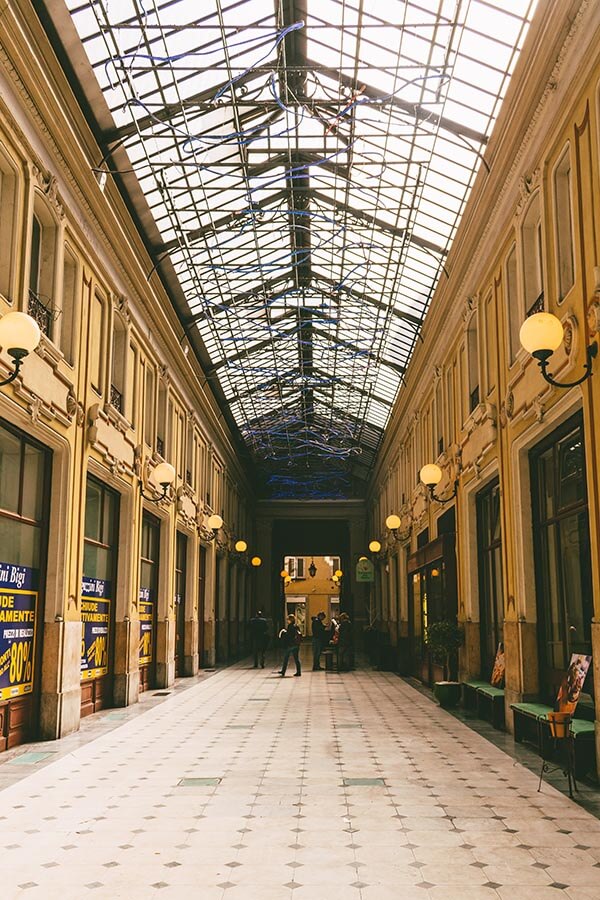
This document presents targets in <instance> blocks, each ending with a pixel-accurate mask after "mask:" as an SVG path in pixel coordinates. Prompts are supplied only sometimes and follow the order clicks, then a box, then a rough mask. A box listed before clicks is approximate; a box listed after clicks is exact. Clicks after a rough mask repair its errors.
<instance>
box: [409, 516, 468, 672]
mask: <svg viewBox="0 0 600 900" xmlns="http://www.w3.org/2000/svg"><path fill="white" fill-rule="evenodd" d="M454 542H455V536H454V534H444V535H442V536H441V537H439V538H437V539H436V540H435V541H431V542H430V543H428V544H426V545H425V546H423V547H421V548H420V549H419V550H417V552H416V553H413V554H412V556H410V557H409V559H408V604H409V622H408V626H409V643H410V656H411V667H410V668H411V671H412V674H413V675H415V676H416V677H417V678H420V679H421V681H424V682H425V683H426V684H432V683H433V682H434V681H436V680H440V679H441V678H443V667H442V665H440V664H438V663H437V662H436V661H435V660H433V659H431V657H430V654H429V652H428V650H427V647H426V645H425V642H424V639H423V637H424V634H425V631H426V629H427V626H428V625H430V624H431V623H432V622H439V621H442V620H443V619H448V620H450V621H452V622H456V614H457V587H456V555H455V549H454V546H455V544H454Z"/></svg>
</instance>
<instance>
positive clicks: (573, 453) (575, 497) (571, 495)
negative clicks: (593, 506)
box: [558, 429, 585, 509]
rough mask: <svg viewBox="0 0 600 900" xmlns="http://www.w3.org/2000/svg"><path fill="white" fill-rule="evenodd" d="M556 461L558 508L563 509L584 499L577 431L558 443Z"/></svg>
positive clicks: (581, 452)
mask: <svg viewBox="0 0 600 900" xmlns="http://www.w3.org/2000/svg"><path fill="white" fill-rule="evenodd" d="M558 459H559V479H560V480H559V491H560V495H559V503H558V508H559V509H564V508H565V507H567V506H571V505H572V504H573V503H578V502H580V501H582V500H584V499H585V476H584V466H583V439H582V434H581V432H580V431H579V429H577V431H574V432H572V433H571V434H570V435H569V436H568V437H566V438H565V439H564V440H563V441H561V442H560V444H559V448H558Z"/></svg>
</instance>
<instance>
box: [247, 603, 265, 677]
mask: <svg viewBox="0 0 600 900" xmlns="http://www.w3.org/2000/svg"><path fill="white" fill-rule="evenodd" d="M249 625H250V639H251V641H252V653H253V654H254V668H255V669H258V661H259V659H260V667H261V669H264V667H265V650H266V649H267V644H268V643H269V623H268V622H267V620H266V619H265V617H264V616H263V613H262V610H261V609H259V610H257V612H256V615H255V616H252V618H251V619H250V622H249Z"/></svg>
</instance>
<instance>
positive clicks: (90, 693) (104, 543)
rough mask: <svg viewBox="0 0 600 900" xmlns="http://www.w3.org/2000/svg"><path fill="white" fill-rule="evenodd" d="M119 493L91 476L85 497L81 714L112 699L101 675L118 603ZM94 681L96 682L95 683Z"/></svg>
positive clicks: (105, 666) (106, 664)
mask: <svg viewBox="0 0 600 900" xmlns="http://www.w3.org/2000/svg"><path fill="white" fill-rule="evenodd" d="M118 509H119V496H118V494H116V493H115V492H114V491H111V490H110V489H109V488H106V487H105V486H104V485H103V484H101V483H100V482H99V481H96V480H95V479H94V478H88V480H87V485H86V500H85V534H84V542H83V581H82V590H81V595H82V599H81V604H82V605H81V611H82V617H81V618H82V621H81V664H80V667H81V679H82V681H83V682H85V687H83V686H82V698H81V714H82V715H84V716H85V715H89V714H91V713H93V712H96V711H97V710H98V709H101V708H102V707H103V706H104V705H107V703H108V702H110V697H109V694H110V689H109V688H108V686H106V687H105V686H104V685H100V684H99V683H98V681H97V680H98V679H101V678H103V677H104V676H105V675H108V674H109V660H110V659H111V658H112V655H113V654H112V646H111V645H112V643H113V635H112V623H113V621H114V606H115V594H114V589H115V582H116V579H115V572H116V561H117V549H116V548H117V546H118V535H117V523H118ZM92 682H94V683H92Z"/></svg>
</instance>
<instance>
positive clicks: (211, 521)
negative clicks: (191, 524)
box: [206, 513, 223, 541]
mask: <svg viewBox="0 0 600 900" xmlns="http://www.w3.org/2000/svg"><path fill="white" fill-rule="evenodd" d="M206 526H207V528H210V530H211V531H212V534H211V535H210V536H209V538H208V540H209V541H214V540H216V537H217V535H218V533H219V529H220V528H222V527H223V519H222V517H221V516H220V515H219V514H218V513H213V514H212V516H209V517H208V521H207V522H206Z"/></svg>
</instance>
